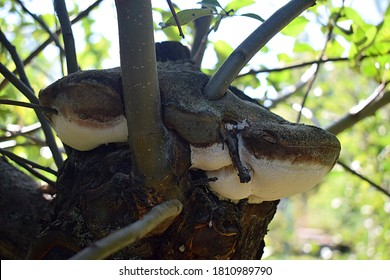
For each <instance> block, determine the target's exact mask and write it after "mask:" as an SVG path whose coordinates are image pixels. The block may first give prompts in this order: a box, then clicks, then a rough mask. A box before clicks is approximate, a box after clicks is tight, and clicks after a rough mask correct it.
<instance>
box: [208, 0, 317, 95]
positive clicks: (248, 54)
mask: <svg viewBox="0 0 390 280" xmlns="http://www.w3.org/2000/svg"><path fill="white" fill-rule="evenodd" d="M315 2H316V1H310V0H291V1H290V2H288V3H287V4H286V5H285V6H283V7H282V8H280V9H279V10H278V11H276V12H275V13H274V14H273V15H272V16H271V17H270V18H268V19H267V20H266V21H264V23H263V24H262V25H260V26H259V27H258V28H257V29H256V30H255V31H254V32H253V33H252V34H251V35H249V36H248V37H247V38H246V39H245V40H244V41H243V42H242V43H241V44H240V45H239V46H238V47H237V48H236V49H235V50H234V51H233V53H232V54H231V55H230V56H229V57H228V58H227V59H226V60H225V62H224V63H223V64H222V65H221V67H220V68H219V69H218V70H217V72H216V73H215V74H214V76H213V77H211V79H210V80H209V82H208V83H207V84H206V86H205V88H204V92H203V94H204V96H205V97H206V98H208V99H210V100H216V99H220V98H222V97H223V96H224V94H225V92H226V90H227V88H228V87H229V85H230V84H231V82H232V81H233V80H234V79H235V78H236V77H237V75H238V73H239V72H240V71H241V69H242V68H243V67H244V66H245V65H246V64H247V63H248V62H249V60H250V59H251V58H252V57H253V56H254V55H255V54H256V53H257V52H258V51H259V50H260V49H261V48H262V47H263V46H264V45H265V44H266V43H267V42H268V41H269V40H270V39H271V38H272V37H273V36H275V34H276V33H278V32H279V31H280V30H281V29H282V28H283V27H285V26H286V25H287V24H288V23H289V22H291V21H292V20H293V19H294V18H296V17H297V16H299V15H300V14H301V13H302V12H303V11H305V10H306V9H307V8H309V7H310V6H313V5H314V4H315Z"/></svg>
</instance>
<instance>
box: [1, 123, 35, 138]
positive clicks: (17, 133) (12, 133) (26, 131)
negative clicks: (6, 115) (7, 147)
mask: <svg viewBox="0 0 390 280" xmlns="http://www.w3.org/2000/svg"><path fill="white" fill-rule="evenodd" d="M41 128H42V126H41V123H40V122H36V123H34V124H31V125H28V126H24V127H21V128H20V129H18V130H9V129H7V128H5V127H2V128H1V130H2V131H4V132H5V134H6V136H0V142H3V141H8V140H10V139H12V138H15V137H18V136H25V137H27V134H30V133H33V132H35V131H37V130H39V129H41ZM7 133H8V134H10V135H7ZM27 138H29V139H30V137H27Z"/></svg>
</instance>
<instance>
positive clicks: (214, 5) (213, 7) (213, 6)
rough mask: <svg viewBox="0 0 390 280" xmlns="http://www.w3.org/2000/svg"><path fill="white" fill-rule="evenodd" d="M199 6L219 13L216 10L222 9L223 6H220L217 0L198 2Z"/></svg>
mask: <svg viewBox="0 0 390 280" xmlns="http://www.w3.org/2000/svg"><path fill="white" fill-rule="evenodd" d="M197 4H201V5H202V6H203V7H207V8H209V9H211V10H213V11H214V12H217V9H216V8H221V9H222V6H221V4H219V2H218V1H217V0H202V1H200V2H198V3H197Z"/></svg>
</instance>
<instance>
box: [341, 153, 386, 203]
mask: <svg viewBox="0 0 390 280" xmlns="http://www.w3.org/2000/svg"><path fill="white" fill-rule="evenodd" d="M337 163H338V164H339V165H341V166H342V167H343V168H344V169H345V170H347V171H348V172H350V173H352V174H353V175H355V176H358V177H359V178H360V179H362V180H363V181H366V182H367V183H369V184H370V185H371V186H372V187H373V188H375V189H376V190H378V191H380V192H382V193H384V194H385V195H387V196H388V197H390V192H389V191H387V190H386V189H384V188H382V187H381V186H379V185H378V184H376V183H374V182H373V181H372V180H370V179H369V178H367V177H366V176H364V175H362V174H360V173H358V172H356V171H355V170H353V169H352V168H350V167H349V166H348V165H347V164H345V163H344V162H342V161H340V160H338V161H337Z"/></svg>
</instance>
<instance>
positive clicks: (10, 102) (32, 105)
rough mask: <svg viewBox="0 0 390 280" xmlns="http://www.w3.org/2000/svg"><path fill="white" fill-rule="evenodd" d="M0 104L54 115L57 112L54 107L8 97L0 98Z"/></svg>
mask: <svg viewBox="0 0 390 280" xmlns="http://www.w3.org/2000/svg"><path fill="white" fill-rule="evenodd" d="M0 104H4V105H12V106H21V107H25V108H31V109H36V110H40V111H41V112H44V113H48V114H56V115H57V114H58V111H57V110H56V109H53V108H49V107H44V106H41V105H39V104H35V103H27V102H22V101H16V100H9V99H0Z"/></svg>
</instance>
